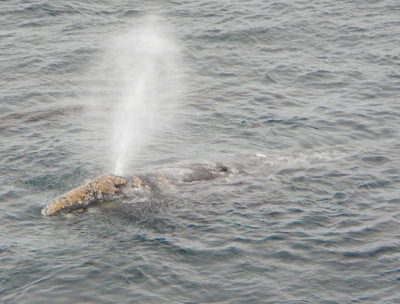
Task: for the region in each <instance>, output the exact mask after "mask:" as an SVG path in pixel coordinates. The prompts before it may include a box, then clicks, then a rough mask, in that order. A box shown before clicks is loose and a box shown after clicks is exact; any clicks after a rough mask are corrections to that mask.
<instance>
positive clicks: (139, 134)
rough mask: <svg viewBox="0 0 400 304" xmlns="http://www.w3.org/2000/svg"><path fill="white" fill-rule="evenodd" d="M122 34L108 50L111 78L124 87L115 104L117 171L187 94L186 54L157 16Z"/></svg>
mask: <svg viewBox="0 0 400 304" xmlns="http://www.w3.org/2000/svg"><path fill="white" fill-rule="evenodd" d="M142 21H143V24H144V25H143V26H141V27H139V28H136V29H135V30H133V31H131V32H129V33H128V34H126V35H123V36H121V37H118V38H117V39H115V40H114V42H113V45H112V46H111V48H112V51H111V52H110V53H109V54H108V55H107V58H108V59H109V60H110V61H111V62H108V65H109V64H110V63H111V65H110V66H111V67H112V68H111V72H110V75H109V77H110V76H111V77H112V78H113V79H112V83H114V85H115V89H117V90H119V91H120V96H119V97H118V100H117V101H116V106H115V108H114V109H115V130H114V134H115V136H114V143H113V147H114V161H115V169H114V173H115V174H117V175H122V174H123V173H124V172H123V171H124V170H125V169H126V166H127V164H128V162H129V161H130V160H131V159H133V158H134V157H135V153H138V151H139V148H140V147H141V146H142V145H144V144H145V143H146V141H148V140H149V139H150V138H151V135H152V134H153V133H154V132H155V131H156V130H160V129H161V128H163V127H164V126H165V123H166V122H167V121H170V120H169V119H168V118H170V117H171V115H172V114H173V107H174V106H176V105H177V101H178V99H179V96H180V95H181V93H182V87H183V85H182V69H181V64H180V60H181V55H180V50H179V48H178V47H177V45H176V44H175V43H174V42H173V41H172V40H171V39H169V38H168V36H167V34H166V31H165V27H161V23H160V21H159V20H158V19H157V18H154V17H152V18H147V19H146V20H142Z"/></svg>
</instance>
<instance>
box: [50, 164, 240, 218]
mask: <svg viewBox="0 0 400 304" xmlns="http://www.w3.org/2000/svg"><path fill="white" fill-rule="evenodd" d="M231 174H233V170H232V169H231V168H230V167H228V166H226V165H222V164H218V163H217V164H213V165H194V166H191V167H188V168H169V169H163V170H159V171H154V172H150V173H138V174H137V175H135V176H132V177H122V176H116V175H112V174H106V175H102V176H100V177H98V178H96V179H95V180H94V181H92V182H90V183H87V184H85V185H82V186H79V187H77V188H75V189H73V190H71V191H69V192H67V193H65V194H63V195H62V196H61V197H59V198H56V199H54V200H53V201H51V202H49V203H48V204H47V205H46V206H45V207H44V208H43V209H42V214H43V215H44V216H51V215H57V214H60V213H69V212H73V211H75V210H78V209H82V208H87V207H88V206H90V205H93V204H95V203H99V202H104V201H110V200H113V199H116V198H118V197H121V196H123V195H126V194H127V193H128V192H129V191H131V190H132V189H143V190H146V191H155V192H157V191H162V190H163V189H165V188H168V187H171V186H173V185H177V184H180V183H193V182H200V181H209V180H213V179H216V178H219V177H228V176H230V175H231Z"/></svg>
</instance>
